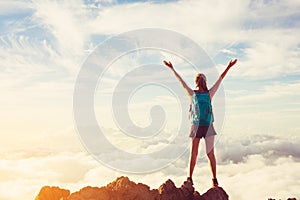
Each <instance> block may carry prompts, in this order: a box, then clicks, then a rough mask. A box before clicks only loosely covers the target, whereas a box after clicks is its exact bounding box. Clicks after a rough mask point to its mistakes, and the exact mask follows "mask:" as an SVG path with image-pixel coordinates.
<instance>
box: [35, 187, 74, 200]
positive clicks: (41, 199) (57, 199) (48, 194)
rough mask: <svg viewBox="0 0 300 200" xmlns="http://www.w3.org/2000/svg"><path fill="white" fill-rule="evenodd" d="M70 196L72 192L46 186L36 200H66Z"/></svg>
mask: <svg viewBox="0 0 300 200" xmlns="http://www.w3.org/2000/svg"><path fill="white" fill-rule="evenodd" d="M68 196H70V190H65V189H61V188H59V187H50V186H44V187H42V189H41V190H40V192H39V194H38V195H37V196H36V197H35V200H65V199H67V197H68Z"/></svg>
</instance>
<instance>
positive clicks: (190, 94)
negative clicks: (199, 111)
mask: <svg viewBox="0 0 300 200" xmlns="http://www.w3.org/2000/svg"><path fill="white" fill-rule="evenodd" d="M164 64H165V65H166V66H167V67H169V68H170V69H171V70H172V71H173V73H174V75H175V76H176V78H177V79H178V80H179V82H180V83H181V85H182V87H183V88H184V90H185V91H186V93H187V95H188V96H189V98H190V100H191V99H192V96H193V93H194V91H193V90H192V89H191V88H190V87H189V86H188V85H187V84H186V82H185V81H184V80H183V79H182V78H181V76H180V75H179V74H178V73H177V72H176V70H175V69H174V67H173V65H172V63H171V62H170V61H169V62H167V61H165V60H164Z"/></svg>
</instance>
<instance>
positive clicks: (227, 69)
mask: <svg viewBox="0 0 300 200" xmlns="http://www.w3.org/2000/svg"><path fill="white" fill-rule="evenodd" d="M236 62H237V59H235V60H233V61H232V60H231V61H230V62H229V63H228V66H227V67H226V69H225V70H224V72H223V73H222V74H221V76H220V77H219V78H218V80H217V81H216V83H215V84H214V85H213V86H212V88H210V89H209V96H210V99H212V98H213V96H214V95H215V94H216V92H217V91H218V89H219V86H220V84H221V82H222V80H223V79H224V78H225V76H226V74H227V72H228V71H229V69H230V68H231V67H232V66H233V65H235V63H236Z"/></svg>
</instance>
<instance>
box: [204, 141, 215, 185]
mask: <svg viewBox="0 0 300 200" xmlns="http://www.w3.org/2000/svg"><path fill="white" fill-rule="evenodd" d="M214 141H215V136H214V135H212V136H209V137H207V138H205V145H206V154H207V157H208V159H209V163H210V168H211V172H212V175H213V178H214V179H215V178H217V172H216V171H217V170H216V157H215V153H214Z"/></svg>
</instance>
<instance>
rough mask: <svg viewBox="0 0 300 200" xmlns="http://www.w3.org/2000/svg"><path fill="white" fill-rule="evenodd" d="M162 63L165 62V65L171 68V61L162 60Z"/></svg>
mask: <svg viewBox="0 0 300 200" xmlns="http://www.w3.org/2000/svg"><path fill="white" fill-rule="evenodd" d="M164 64H165V65H166V66H167V67H169V68H170V69H173V65H172V63H171V62H170V61H169V62H167V61H165V60H164Z"/></svg>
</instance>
